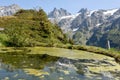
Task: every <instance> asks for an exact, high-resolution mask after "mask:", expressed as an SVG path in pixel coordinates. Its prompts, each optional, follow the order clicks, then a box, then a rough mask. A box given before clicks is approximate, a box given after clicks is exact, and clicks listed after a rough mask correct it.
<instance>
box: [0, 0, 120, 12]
mask: <svg viewBox="0 0 120 80" xmlns="http://www.w3.org/2000/svg"><path fill="white" fill-rule="evenodd" d="M10 4H18V5H19V6H21V7H22V8H25V9H30V8H34V7H42V8H43V9H44V10H45V11H46V12H47V13H48V12H50V11H51V10H53V8H54V7H56V8H64V9H67V10H68V11H69V12H71V13H76V12H78V11H79V10H80V9H81V8H88V9H90V10H94V9H112V8H120V0H0V6H7V5H10Z"/></svg>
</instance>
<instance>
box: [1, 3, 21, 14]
mask: <svg viewBox="0 0 120 80" xmlns="http://www.w3.org/2000/svg"><path fill="white" fill-rule="evenodd" d="M20 9H21V8H20V7H19V6H18V5H17V4H12V5H9V6H0V16H10V15H13V14H14V13H16V12H17V11H18V10H20Z"/></svg>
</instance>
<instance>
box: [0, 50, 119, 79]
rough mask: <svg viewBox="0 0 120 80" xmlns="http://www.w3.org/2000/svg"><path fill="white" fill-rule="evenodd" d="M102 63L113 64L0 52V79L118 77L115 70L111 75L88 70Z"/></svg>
mask: <svg viewBox="0 0 120 80" xmlns="http://www.w3.org/2000/svg"><path fill="white" fill-rule="evenodd" d="M98 62H99V64H98ZM89 63H91V64H89ZM88 64H89V65H88ZM102 64H106V65H108V66H114V65H112V64H110V63H108V62H105V61H96V60H93V59H78V60H73V59H68V58H62V57H55V56H49V55H47V54H26V53H15V52H14V53H5V54H4V53H1V54H0V80H5V79H9V80H18V79H24V80H114V78H115V77H117V78H118V79H120V77H119V75H116V73H115V72H112V73H114V74H115V75H116V76H113V74H112V73H111V72H105V71H101V72H100V73H95V72H92V71H91V70H89V66H93V67H96V66H100V65H102ZM117 74H119V71H118V73H117Z"/></svg>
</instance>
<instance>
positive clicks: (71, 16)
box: [60, 13, 80, 19]
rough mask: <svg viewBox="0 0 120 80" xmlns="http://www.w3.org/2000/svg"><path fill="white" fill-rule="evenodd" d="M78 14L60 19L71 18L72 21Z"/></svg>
mask: <svg viewBox="0 0 120 80" xmlns="http://www.w3.org/2000/svg"><path fill="white" fill-rule="evenodd" d="M79 14H80V13H77V14H75V15H69V16H63V17H61V18H60V19H66V18H72V19H74V18H76V17H77V16H78V15H79Z"/></svg>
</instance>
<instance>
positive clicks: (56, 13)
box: [48, 8, 71, 18]
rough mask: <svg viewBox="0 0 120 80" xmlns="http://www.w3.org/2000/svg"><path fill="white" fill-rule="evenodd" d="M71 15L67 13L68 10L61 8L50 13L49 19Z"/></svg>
mask: <svg viewBox="0 0 120 80" xmlns="http://www.w3.org/2000/svg"><path fill="white" fill-rule="evenodd" d="M68 15H71V13H69V12H67V10H65V9H63V8H60V9H57V8H54V10H53V11H52V12H50V13H49V15H48V17H49V18H58V17H62V16H68Z"/></svg>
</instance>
